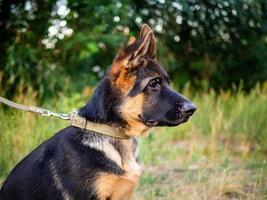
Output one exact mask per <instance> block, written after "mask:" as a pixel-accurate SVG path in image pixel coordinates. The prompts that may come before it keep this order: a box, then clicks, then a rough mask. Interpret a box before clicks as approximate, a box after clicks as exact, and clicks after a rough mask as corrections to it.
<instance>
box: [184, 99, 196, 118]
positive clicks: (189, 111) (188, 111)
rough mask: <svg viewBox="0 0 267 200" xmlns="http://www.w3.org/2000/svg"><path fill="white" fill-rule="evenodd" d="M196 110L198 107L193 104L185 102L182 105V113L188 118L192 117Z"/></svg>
mask: <svg viewBox="0 0 267 200" xmlns="http://www.w3.org/2000/svg"><path fill="white" fill-rule="evenodd" d="M196 109H197V107H196V105H195V104H193V103H192V102H185V103H183V104H182V105H181V111H182V113H183V114H185V115H186V116H188V117H190V116H192V115H193V114H194V112H195V111H196Z"/></svg>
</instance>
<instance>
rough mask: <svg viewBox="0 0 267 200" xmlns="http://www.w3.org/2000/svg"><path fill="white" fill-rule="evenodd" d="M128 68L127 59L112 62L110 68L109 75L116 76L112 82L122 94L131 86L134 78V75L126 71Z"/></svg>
mask: <svg viewBox="0 0 267 200" xmlns="http://www.w3.org/2000/svg"><path fill="white" fill-rule="evenodd" d="M128 70H129V69H128V68H127V60H122V61H119V62H114V63H113V65H112V68H111V75H112V76H113V77H116V78H115V79H114V80H113V81H112V84H113V85H114V86H115V87H117V88H119V89H120V91H121V92H122V93H123V94H127V93H128V91H130V90H131V89H132V88H133V86H134V84H135V80H136V77H135V76H132V75H131V74H130V73H128Z"/></svg>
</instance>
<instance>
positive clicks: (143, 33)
mask: <svg viewBox="0 0 267 200" xmlns="http://www.w3.org/2000/svg"><path fill="white" fill-rule="evenodd" d="M149 32H152V36H151V39H150V44H149V48H148V52H147V55H148V56H149V57H150V58H152V59H155V58H156V50H157V46H156V40H155V37H154V34H153V31H152V29H151V28H150V27H149V26H148V25H147V24H143V26H142V27H141V31H140V38H144V37H145V36H146V34H147V33H149Z"/></svg>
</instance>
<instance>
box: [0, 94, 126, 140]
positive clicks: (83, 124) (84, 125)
mask: <svg viewBox="0 0 267 200" xmlns="http://www.w3.org/2000/svg"><path fill="white" fill-rule="evenodd" d="M0 102H1V103H3V104H5V105H7V106H10V107H12V108H16V109H18V110H23V111H27V112H31V113H35V114H39V115H41V116H46V117H50V116H54V117H58V118H60V119H64V120H69V121H70V122H71V125H72V126H75V127H77V128H81V129H84V130H90V131H94V132H96V133H100V134H103V135H107V136H110V137H115V138H119V139H128V138H129V136H127V135H125V134H124V133H123V132H122V131H121V130H120V129H118V128H114V127H111V126H108V125H106V124H99V123H95V122H92V121H89V120H87V119H86V118H84V117H81V116H79V115H78V113H77V111H73V112H70V113H68V114H66V113H57V112H52V111H50V110H47V109H44V108H39V107H36V106H25V105H22V104H19V103H15V102H13V101H10V100H8V99H5V98H3V97H0Z"/></svg>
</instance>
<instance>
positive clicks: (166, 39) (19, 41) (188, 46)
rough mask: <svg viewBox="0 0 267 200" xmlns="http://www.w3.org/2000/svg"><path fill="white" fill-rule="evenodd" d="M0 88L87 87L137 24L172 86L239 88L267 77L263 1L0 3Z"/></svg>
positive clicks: (44, 93) (42, 91)
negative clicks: (151, 40) (145, 29)
mask: <svg viewBox="0 0 267 200" xmlns="http://www.w3.org/2000/svg"><path fill="white" fill-rule="evenodd" d="M0 12H1V15H0V22H1V23H0V54H1V57H0V67H1V69H0V74H1V76H0V77H1V79H0V89H1V95H6V96H8V97H12V96H13V95H14V93H15V91H16V90H17V88H18V86H20V87H21V86H23V87H24V88H29V87H32V88H33V89H34V90H35V91H37V92H38V97H40V98H44V97H50V96H51V95H52V94H53V95H56V94H55V93H58V92H62V91H64V92H68V91H70V90H75V91H79V90H81V89H82V88H83V87H84V86H85V85H90V86H92V85H95V84H96V83H97V81H98V80H99V78H100V77H102V76H103V74H104V72H105V71H106V69H107V68H108V66H109V65H110V64H111V62H112V59H113V58H114V56H115V55H116V52H117V50H118V49H119V48H120V47H122V46H123V45H125V44H126V39H127V37H129V36H130V35H137V34H138V30H139V27H140V26H141V24H142V23H148V24H149V25H151V27H152V28H153V29H154V30H155V34H156V36H157V38H158V40H159V43H158V46H159V48H158V55H159V56H158V57H159V58H158V60H159V61H160V62H161V63H162V64H163V65H164V66H165V68H167V69H168V71H169V72H170V74H171V76H172V79H173V80H174V83H175V84H176V85H179V86H184V85H185V84H186V83H187V82H188V81H190V82H191V83H192V86H193V87H194V88H197V89H201V88H204V89H206V88H215V89H216V91H219V90H220V88H224V89H229V88H230V89H231V88H232V85H233V84H235V85H238V84H239V83H240V82H241V81H242V82H243V87H244V89H245V90H249V89H250V88H252V87H254V85H255V84H256V82H264V81H266V77H267V64H266V62H265V60H266V57H267V53H266V52H267V39H266V38H267V3H266V1H264V0H257V1H249V0H236V1H233V0H224V1H219V0H211V1H199V0H192V1H185V0H179V1H178V0H177V1H171V0H159V1H156V0H145V1H138V0H125V1H118V0H112V1H75V0H68V1H67V0H53V1H48V0H46V1H42V2H39V1H36V0H23V1H8V0H3V1H1V2H0Z"/></svg>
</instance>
